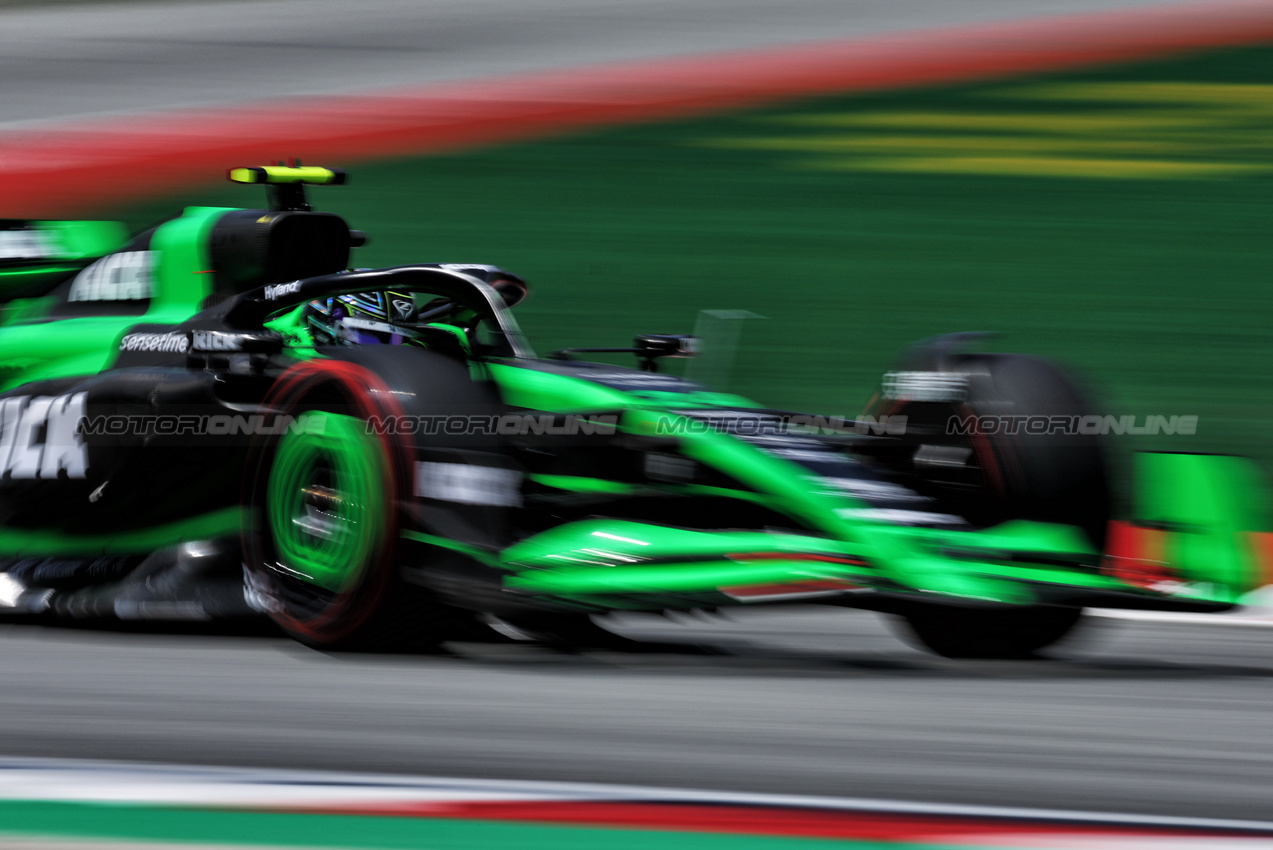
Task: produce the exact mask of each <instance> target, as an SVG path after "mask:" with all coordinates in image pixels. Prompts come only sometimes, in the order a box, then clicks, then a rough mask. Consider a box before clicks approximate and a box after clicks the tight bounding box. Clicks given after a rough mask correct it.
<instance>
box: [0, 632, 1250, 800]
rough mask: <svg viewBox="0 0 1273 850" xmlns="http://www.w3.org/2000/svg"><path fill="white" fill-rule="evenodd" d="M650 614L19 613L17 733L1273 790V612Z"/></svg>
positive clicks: (211, 759) (721, 782) (692, 779)
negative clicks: (469, 632) (965, 650)
mask: <svg viewBox="0 0 1273 850" xmlns="http://www.w3.org/2000/svg"><path fill="white" fill-rule="evenodd" d="M731 616H732V618H733V619H729V620H725V619H719V618H714V619H712V620H707V619H701V618H686V619H682V620H668V619H663V618H658V617H653V616H650V617H640V616H632V615H628V616H627V617H626V618H625V619H623V620H622V621H620V622H619V623H618V624H617V626H615V628H616V630H617V631H621V632H622V633H624V634H625V635H626V636H628V637H631V638H637V639H639V641H640V642H639V643H638V644H637V645H636V646H634V647H631V649H633V650H638V651H616V650H612V649H610V650H586V651H574V652H569V651H562V650H558V649H553V648H549V647H545V646H540V645H534V644H515V643H481V642H469V643H453V644H449V645H448V646H447V647H446V648H445V649H446V653H445V654H440V655H434V656H365V655H364V656H350V655H325V654H322V653H319V652H315V651H311V650H307V649H304V648H302V647H300V646H298V645H295V644H293V643H291V642H290V641H288V640H285V639H282V638H277V637H271V636H235V637H225V636H209V635H189V634H185V635H175V634H138V633H117V632H96V631H84V630H69V629H59V628H47V627H41V626H34V625H22V624H6V625H3V626H0V633H2V635H3V647H4V651H3V653H0V682H3V683H4V686H3V687H2V688H0V718H3V726H2V727H0V728H2V729H3V733H4V737H3V744H2V745H0V753H2V754H4V755H14V756H46V757H49V756H52V757H68V758H103V759H122V760H142V761H158V762H179V763H196V764H221V765H236V766H257V767H276V768H314V769H326V770H354V771H372V772H387V773H410V774H432V775H445V776H459V777H472V778H495V779H536V780H557V781H587V782H617V783H625V784H647V785H660V786H675V787H689V788H704V789H720V790H728V791H748V792H765V793H792V794H819V795H837V796H853V797H873V798H886V799H900V800H913V801H926V802H940V803H967V804H988V805H1009V806H1042V807H1047V808H1059V809H1077V810H1089V811H1106V812H1127V813H1136V814H1158V815H1184V816H1205V817H1228V818H1249V819H1267V818H1268V817H1269V815H1270V812H1271V811H1273V803H1271V802H1270V793H1269V788H1270V787H1273V711H1271V710H1270V703H1271V702H1273V629H1269V628H1258V627H1255V628H1251V627H1239V626H1223V625H1215V626H1197V625H1179V626H1176V625H1173V626H1164V625H1160V624H1151V623H1113V622H1104V621H1102V622H1098V623H1097V624H1096V625H1095V626H1094V627H1093V628H1092V629H1091V631H1090V632H1089V634H1088V635H1087V636H1086V638H1085V639H1082V640H1079V641H1078V642H1077V643H1076V644H1075V645H1073V646H1072V647H1069V648H1065V647H1063V648H1061V649H1058V650H1057V652H1056V657H1055V658H1053V659H1052V660H1038V661H1022V662H957V661H948V660H945V659H940V658H935V657H932V656H928V655H925V654H923V653H921V652H919V651H916V650H913V649H911V648H909V647H908V646H907V645H906V644H904V643H902V642H901V641H899V640H898V638H897V637H896V636H895V635H894V634H893V633H892V631H891V629H890V628H889V626H888V625H886V624H885V622H884V621H883V620H882V619H881V618H880V617H878V616H877V615H874V614H869V613H865V612H853V611H841V610H837V609H820V608H805V609H786V610H771V611H759V610H750V611H745V612H737V613H734V614H732V615H731Z"/></svg>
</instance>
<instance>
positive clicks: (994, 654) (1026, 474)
mask: <svg viewBox="0 0 1273 850" xmlns="http://www.w3.org/2000/svg"><path fill="white" fill-rule="evenodd" d="M906 368H909V369H915V370H916V371H923V370H931V371H941V372H952V373H958V374H960V375H963V376H965V379H966V394H965V396H964V397H963V398H962V399H960V400H958V401H948V402H931V401H918V402H916V401H890V402H883V403H880V404H878V405H877V406H876V407H875V408H873V411H872V412H874V413H875V414H876V415H879V414H881V413H882V414H887V415H902V414H904V415H906V416H907V417H908V419H907V427H908V429H910V428H911V427H912V426H917V427H915V429H914V430H915V431H916V432H917V433H919V434H920V436H917V437H915V438H914V439H913V440H912V441H910V442H909V443H903V448H902V450H901V452H900V453H898V454H895V455H894V456H892V457H890V458H882V459H883V460H884V461H885V462H886V463H891V464H894V465H899V466H901V467H903V469H904V471H905V472H906V473H908V474H910V475H913V476H915V477H916V478H917V479H918V480H919V481H920V482H921V489H922V490H925V491H926V492H927V493H929V494H930V495H933V496H937V497H939V498H942V499H944V500H945V501H946V503H947V504H953V505H955V506H956V507H957V509H958V511H959V512H960V513H962V514H963V515H964V516H965V518H966V519H968V520H969V521H970V522H971V523H972V524H973V525H976V526H980V527H987V526H991V525H995V524H998V523H1001V522H1005V521H1008V520H1011V519H1028V520H1035V521H1038V522H1051V523H1059V524H1063V525H1071V526H1076V527H1078V528H1080V529H1082V531H1083V532H1084V534H1085V535H1086V536H1087V537H1088V539H1089V541H1090V542H1091V544H1092V545H1093V546H1094V547H1096V548H1097V550H1100V549H1102V548H1103V547H1104V544H1105V536H1106V528H1107V526H1108V523H1109V518H1110V511H1111V495H1110V483H1109V470H1108V466H1107V463H1106V459H1105V448H1104V443H1103V440H1102V438H1101V437H1100V436H1099V435H1096V434H1082V433H1067V434H1056V433H1044V434H1038V433H1027V432H1025V430H1024V429H1023V428H1017V429H1015V430H1016V433H1002V432H1000V433H994V434H991V433H977V432H976V431H973V432H972V433H966V434H964V433H957V432H956V433H951V432H952V430H954V429H951V428H950V427H949V425H948V423H950V422H951V421H952V420H958V421H960V422H963V423H967V422H968V421H969V420H970V419H977V418H979V417H983V416H999V417H1003V416H1015V417H1048V419H1049V421H1053V418H1057V417H1059V418H1065V419H1069V420H1072V421H1077V419H1078V418H1079V417H1083V416H1087V415H1089V414H1093V413H1094V412H1095V408H1094V406H1093V405H1092V404H1091V403H1090V402H1089V401H1088V399H1087V397H1086V395H1085V393H1084V392H1083V391H1082V390H1081V389H1080V388H1079V387H1078V385H1077V383H1076V382H1075V381H1074V380H1073V379H1072V378H1070V376H1069V375H1068V374H1067V373H1066V372H1065V371H1063V370H1062V369H1061V368H1060V367H1058V366H1057V365H1056V364H1054V363H1051V362H1049V361H1047V360H1043V359H1040V358H1037V357H1030V356H1027V355H1022V354H947V355H945V356H944V357H942V358H940V360H939V361H937V362H934V361H925V360H924V359H922V354H921V359H919V360H918V361H915V362H912V363H908V364H906ZM960 458H962V459H964V460H963V462H962V463H959V464H954V463H951V461H953V460H956V459H960ZM928 459H937V460H944V461H945V462H946V463H945V465H943V464H942V463H934V462H929V461H928ZM902 618H903V620H904V621H905V623H906V625H907V627H908V630H909V631H910V633H911V634H912V635H913V636H914V637H915V638H916V639H917V640H918V641H919V642H920V643H921V644H923V645H924V646H925V647H927V648H928V649H930V650H932V651H933V652H935V653H937V654H938V655H943V656H946V657H948V658H1026V657H1030V656H1032V655H1034V654H1035V653H1036V652H1038V651H1039V650H1042V649H1045V648H1046V647H1048V646H1051V645H1053V644H1055V643H1057V642H1059V641H1060V640H1062V639H1063V638H1065V637H1066V636H1068V635H1069V634H1070V633H1071V632H1072V631H1073V630H1074V629H1075V628H1076V627H1077V626H1078V625H1079V624H1080V623H1081V622H1082V619H1083V612H1082V609H1079V608H1066V607H1056V606H1047V605H1030V606H1011V607H1008V606H1004V607H955V606H950V605H933V604H916V605H914V606H912V607H911V608H909V609H908V610H907V611H906V612H904V613H903V614H902Z"/></svg>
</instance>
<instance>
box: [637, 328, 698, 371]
mask: <svg viewBox="0 0 1273 850" xmlns="http://www.w3.org/2000/svg"><path fill="white" fill-rule="evenodd" d="M632 353H633V354H635V355H636V356H637V360H639V361H640V362H641V368H642V369H643V370H644V371H646V372H657V371H658V367H657V366H656V365H655V363H654V361H655V360H657V359H658V358H660V357H693V356H694V355H695V354H697V353H698V338H697V337H695V336H693V335H691V334H641V335H640V336H638V337H637V338H636V339H635V340H633V343H632Z"/></svg>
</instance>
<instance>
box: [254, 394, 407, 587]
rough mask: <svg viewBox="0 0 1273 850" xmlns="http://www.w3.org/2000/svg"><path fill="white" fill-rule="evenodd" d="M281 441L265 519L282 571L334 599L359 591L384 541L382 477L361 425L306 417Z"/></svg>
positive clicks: (378, 457) (375, 447)
mask: <svg viewBox="0 0 1273 850" xmlns="http://www.w3.org/2000/svg"><path fill="white" fill-rule="evenodd" d="M303 421H304V423H305V427H304V428H301V429H299V430H297V431H289V432H288V433H286V434H284V435H283V437H282V438H281V439H280V440H279V443H278V448H277V451H276V453H275V456H274V463H273V464H272V466H271V469H270V474H269V481H268V484H267V491H266V492H267V498H266V505H267V509H266V514H267V522H268V525H269V530H270V536H271V537H272V538H273V543H274V549H275V552H276V554H277V560H276V564H275V565H276V566H277V568H278V569H279V571H280V572H282V573H284V574H285V575H288V576H290V577H292V578H296V579H299V580H301V581H302V582H305V583H307V584H311V585H315V586H317V587H319V588H322V589H323V590H327V591H330V592H332V593H336V594H340V593H344V592H347V591H349V590H351V589H352V588H354V587H356V586H357V583H358V579H359V577H360V576H361V575H362V573H363V572H364V571H365V570H366V569H367V568H368V566H369V565H371V564H372V563H374V562H375V561H376V559H377V556H378V554H379V552H380V551H381V548H382V546H383V543H384V535H385V528H386V525H387V522H388V512H389V510H390V507H389V505H388V504H387V501H386V497H385V492H384V489H383V487H382V486H381V484H382V482H383V481H384V478H385V476H386V475H387V469H386V468H385V458H384V454H383V452H382V451H381V449H380V445H379V443H378V442H377V441H376V440H375V439H374V437H372V436H371V435H369V434H367V433H366V425H365V423H364V422H363V420H361V419H358V418H355V417H352V416H342V415H339V414H334V413H325V412H317V411H311V412H308V413H307V414H306V415H305V416H304V417H303Z"/></svg>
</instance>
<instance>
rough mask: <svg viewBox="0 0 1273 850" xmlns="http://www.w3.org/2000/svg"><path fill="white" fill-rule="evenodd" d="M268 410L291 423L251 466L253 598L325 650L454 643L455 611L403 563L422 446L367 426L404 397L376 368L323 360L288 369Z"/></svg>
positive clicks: (248, 536) (248, 541) (259, 446)
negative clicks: (404, 519)
mask: <svg viewBox="0 0 1273 850" xmlns="http://www.w3.org/2000/svg"><path fill="white" fill-rule="evenodd" d="M264 407H265V409H266V410H268V411H271V412H272V413H274V414H276V415H277V416H279V417H280V418H281V421H282V423H284V425H285V427H284V428H283V429H282V433H280V434H277V435H272V436H269V437H267V438H263V439H259V440H258V442H257V443H256V445H255V446H254V450H253V456H252V458H250V462H249V466H248V469H249V480H248V482H247V500H246V501H247V506H248V511H249V519H250V522H249V525H248V528H247V530H246V532H245V536H244V563H245V581H246V585H247V592H248V595H249V598H250V599H251V601H252V602H253V604H254V605H255V606H256V607H258V608H260V609H262V610H263V611H265V613H267V614H268V615H269V616H270V617H271V618H272V619H273V620H274V622H275V623H277V624H278V625H279V626H280V627H281V628H282V629H283V630H284V631H285V632H287V633H288V634H289V635H291V636H292V637H294V638H295V639H297V640H298V641H301V642H302V643H305V644H307V645H310V646H315V647H321V648H327V649H356V650H375V651H389V650H394V651H398V650H406V649H420V648H425V647H427V646H429V645H432V644H435V643H437V642H438V641H439V640H442V639H444V637H445V635H446V628H447V627H448V626H449V625H450V623H451V621H452V620H453V619H454V618H455V613H456V612H454V610H453V609H449V608H447V607H446V606H443V605H440V604H438V603H437V602H435V601H433V600H431V599H429V598H428V597H427V595H426V594H424V593H423V592H422V591H421V590H420V589H418V588H416V587H414V586H411V585H408V584H406V583H405V582H403V581H402V580H401V578H400V576H399V573H398V570H397V566H398V565H397V552H398V541H399V533H400V523H401V516H402V512H401V505H402V503H403V501H404V500H405V499H407V498H409V496H410V470H411V456H410V451H411V447H410V446H409V445H407V444H405V443H404V442H403V441H402V440H401V438H399V437H396V436H394V435H393V434H388V433H376V432H375V429H371V428H368V427H367V423H368V422H371V421H376V420H380V421H383V420H384V419H385V418H386V417H391V416H397V415H400V414H401V410H400V407H399V405H398V403H397V402H396V400H395V395H394V393H393V392H390V390H389V387H388V386H386V384H385V382H384V381H383V380H381V379H380V377H378V376H377V375H376V373H375V372H373V371H371V370H369V369H367V368H365V367H363V366H361V365H358V364H355V363H349V362H342V361H340V360H332V359H326V358H324V359H316V360H311V361H306V362H304V363H300V364H298V365H296V366H294V367H292V368H291V369H290V370H288V371H287V372H285V373H284V374H283V375H282V376H281V377H280V379H279V380H278V382H277V383H276V384H275V386H274V388H273V390H272V392H271V393H270V395H269V397H268V398H267V399H266V402H265V404H264ZM288 423H290V424H288ZM382 430H383V429H382Z"/></svg>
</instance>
